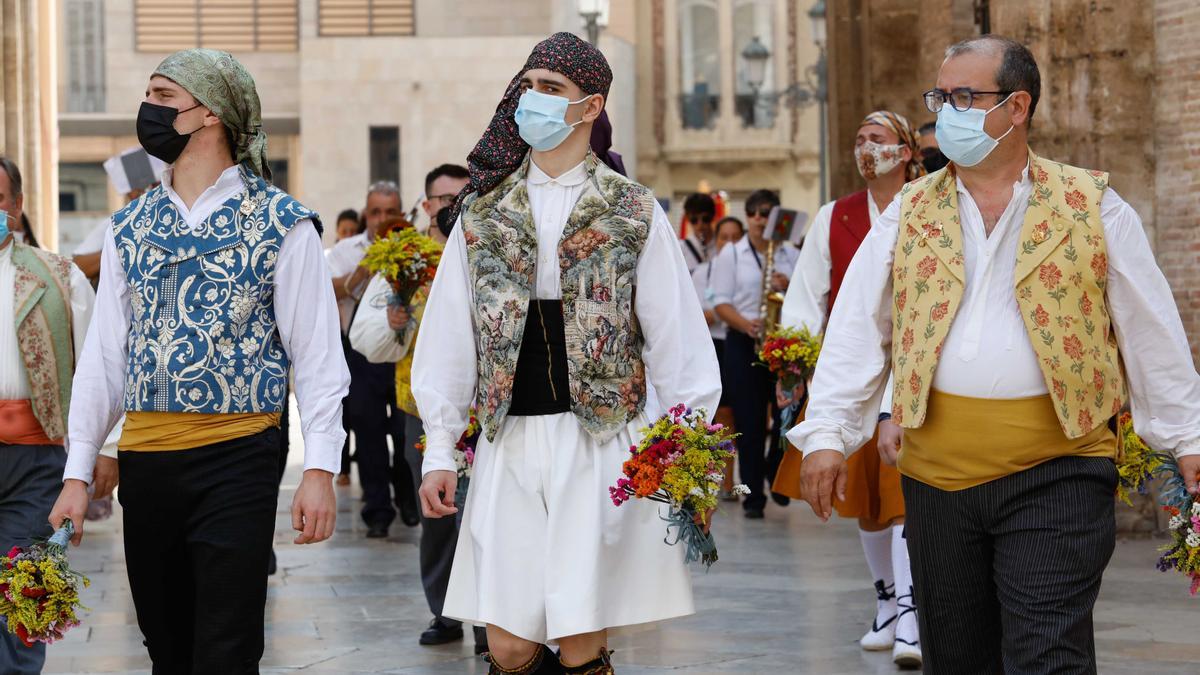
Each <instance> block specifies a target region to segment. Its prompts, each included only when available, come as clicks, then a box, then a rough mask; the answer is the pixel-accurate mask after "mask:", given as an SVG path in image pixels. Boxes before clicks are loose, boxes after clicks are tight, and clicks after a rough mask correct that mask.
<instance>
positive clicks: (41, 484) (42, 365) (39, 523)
mask: <svg viewBox="0 0 1200 675" xmlns="http://www.w3.org/2000/svg"><path fill="white" fill-rule="evenodd" d="M22 189H23V186H22V181H21V171H20V169H19V168H18V167H17V165H16V164H15V163H13V161H12V160H10V159H8V158H7V157H3V156H0V317H3V320H2V321H0V550H3V551H6V552H7V551H8V550H9V549H11V548H12V547H14V546H21V547H26V546H29V545H30V544H32V543H33V542H34V541H36V540H38V539H44V538H46V537H49V536H50V534H51V530H50V527H49V526H48V525H47V522H46V520H47V517H48V516H49V515H50V510H51V508H52V507H53V506H54V498H55V497H56V496H57V495H58V491H59V488H60V487H61V486H62V472H63V467H64V466H65V465H66V461H67V452H66V450H65V448H64V438H65V437H66V435H67V412H68V408H69V406H70V401H71V377H72V375H73V373H74V372H75V368H76V366H77V364H78V359H79V354H80V352H81V350H82V348H83V341H84V334H85V333H86V331H87V327H88V321H89V319H90V317H91V313H92V305H93V302H94V301H95V297H96V295H95V293H94V292H93V291H92V286H91V284H90V283H88V280H87V277H85V276H84V275H83V272H81V271H79V269H78V268H77V267H75V266H74V265H73V264H71V261H70V260H69V259H67V258H64V257H61V256H58V255H55V254H53V253H50V252H49V251H43V250H41V249H38V248H34V247H32V246H30V245H28V244H26V243H24V242H22V241H20V240H19V239H18V238H17V236H16V233H15V232H13V231H11V230H10V229H9V225H10V223H13V224H15V223H17V222H19V218H20V215H21V205H22V201H23V199H24V198H23V195H22ZM26 241H27V240H26ZM115 464H116V461H115V460H114V459H113V458H111V457H103V458H101V459H100V460H99V461H98V462H97V463H96V467H95V474H94V476H95V478H96V480H97V482H100V481H106V482H110V481H111V480H115V474H116V467H115V466H114V465H115ZM92 479H93V473H92V472H89V474H88V480H89V481H91V480H92ZM106 489H107V490H109V491H111V490H112V487H111V486H109V487H107V488H106ZM86 498H87V493H86V492H85V493H84V499H85V502H84V505H83V509H81V510H80V512H79V513H78V514H77V516H76V518H77V519H76V520H75V523H77V524H78V526H80V527H81V526H82V525H83V511H84V510H86V508H87V503H86ZM45 660H46V645H45V644H44V643H36V644H34V645H33V646H32V647H26V646H25V645H24V644H23V643H22V641H21V639H20V638H19V637H17V635H15V634H13V633H10V632H9V631H8V630H7V628H6V627H5V626H4V619H2V618H0V672H2V673H13V674H14V675H27V674H33V673H40V672H42V665H43V664H44V663H45Z"/></svg>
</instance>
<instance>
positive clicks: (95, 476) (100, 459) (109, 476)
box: [92, 455, 121, 499]
mask: <svg viewBox="0 0 1200 675" xmlns="http://www.w3.org/2000/svg"><path fill="white" fill-rule="evenodd" d="M120 477H121V474H120V471H119V469H118V468H117V460H115V459H113V458H112V457H106V456H104V455H99V456H97V457H96V468H94V469H92V499H104V498H105V497H107V496H109V495H111V494H112V491H113V489H114V488H116V487H117V483H118V482H119V480H120Z"/></svg>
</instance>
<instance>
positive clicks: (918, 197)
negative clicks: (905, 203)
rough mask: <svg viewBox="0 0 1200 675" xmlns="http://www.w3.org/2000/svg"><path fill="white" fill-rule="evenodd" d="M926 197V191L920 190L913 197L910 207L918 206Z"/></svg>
mask: <svg viewBox="0 0 1200 675" xmlns="http://www.w3.org/2000/svg"><path fill="white" fill-rule="evenodd" d="M924 196H925V191H924V190H918V191H917V194H915V195H913V196H912V199H911V200H909V204H910V205H912V206H916V205H917V202H919V201H921V197H924Z"/></svg>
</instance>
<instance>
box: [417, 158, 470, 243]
mask: <svg viewBox="0 0 1200 675" xmlns="http://www.w3.org/2000/svg"><path fill="white" fill-rule="evenodd" d="M470 180H471V172H470V171H468V170H467V167H465V166H460V165H458V164H442V165H441V166H438V167H436V168H435V169H434V170H433V171H430V172H429V174H428V175H426V176H425V200H424V201H422V202H421V208H422V209H423V210H424V211H425V215H427V216H429V231H428V232H429V236H430V237H432V238H433V240H434V241H436V242H437V243H439V244H442V245H443V246H445V244H446V239H447V238H448V237H449V236H450V230H451V229H452V228H453V227H454V223H453V222H451V223H449V225H448V226H447V227H446V229H445V230H444V231H443V229H442V228H441V227H440V226H439V225H438V218H437V215H438V214H439V213H441V211H442V209H444V208H446V207H447V206H453V205H454V199H455V198H456V197H458V193H459V192H462V189H463V188H465V187H466V186H467V183H468V182H470Z"/></svg>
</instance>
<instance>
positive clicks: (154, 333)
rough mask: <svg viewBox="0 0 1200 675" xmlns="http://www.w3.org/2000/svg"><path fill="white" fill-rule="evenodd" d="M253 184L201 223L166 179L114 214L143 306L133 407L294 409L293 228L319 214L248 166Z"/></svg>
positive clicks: (132, 286) (128, 384) (136, 303)
mask: <svg viewBox="0 0 1200 675" xmlns="http://www.w3.org/2000/svg"><path fill="white" fill-rule="evenodd" d="M239 171H240V173H241V177H242V181H243V183H244V184H245V186H246V188H245V189H244V190H243V191H242V192H241V193H239V194H238V195H236V196H235V197H233V198H232V199H230V200H229V201H227V202H225V203H224V204H223V205H221V206H220V207H219V208H217V210H216V211H214V212H213V214H212V215H211V216H209V217H208V219H207V220H206V221H205V222H204V223H202V224H200V225H199V226H197V227H196V228H195V229H194V230H192V231H191V232H187V233H184V232H181V231H180V227H178V226H179V225H183V224H184V222H185V221H184V220H183V218H182V217H181V216H180V215H179V212H178V211H177V210H176V208H175V205H174V204H172V203H171V200H170V198H169V197H168V196H167V194H166V192H165V190H164V189H163V188H162V187H161V186H160V187H157V188H155V189H153V190H151V191H150V192H148V193H146V194H145V195H143V196H142V197H141V198H140V199H138V200H137V201H135V202H133V203H131V204H129V205H128V206H126V207H125V208H123V209H121V210H120V211H118V212H117V213H116V214H114V215H113V231H114V233H115V235H116V245H117V252H118V255H119V257H120V260H121V266H122V267H123V268H124V270H125V276H126V278H127V279H128V281H129V298H130V305H131V309H132V316H131V317H130V325H129V364H128V372H127V376H126V380H125V409H126V410H129V411H137V412H187V413H270V412H279V411H281V410H282V409H283V401H284V397H285V396H287V374H288V357H287V352H286V351H285V350H284V348H283V343H282V342H281V340H280V337H279V329H278V327H277V325H276V322H275V304H274V302H275V286H274V279H275V265H276V262H277V260H278V257H279V247H280V246H281V245H282V244H283V238H284V235H286V234H287V233H288V231H289V230H291V228H292V227H293V226H294V225H295V224H296V223H298V222H300V221H301V220H304V219H306V218H309V219H312V221H313V223H314V224H315V225H316V226H317V228H318V232H319V231H320V222H319V219H318V217H317V215H316V214H315V213H313V212H312V211H309V210H308V209H307V208H305V207H304V206H302V205H301V204H300V203H299V202H297V201H296V200H295V199H293V198H292V197H290V196H289V195H288V194H286V193H284V192H283V191H281V190H279V189H277V188H275V187H274V186H272V185H269V184H267V183H266V182H265V181H264V180H263V179H261V178H259V177H258V176H256V175H254V174H253V173H252V172H250V171H248V170H247V169H245V168H241V169H239Z"/></svg>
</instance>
